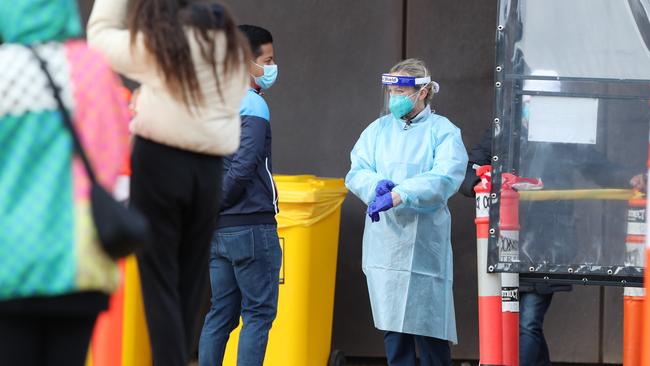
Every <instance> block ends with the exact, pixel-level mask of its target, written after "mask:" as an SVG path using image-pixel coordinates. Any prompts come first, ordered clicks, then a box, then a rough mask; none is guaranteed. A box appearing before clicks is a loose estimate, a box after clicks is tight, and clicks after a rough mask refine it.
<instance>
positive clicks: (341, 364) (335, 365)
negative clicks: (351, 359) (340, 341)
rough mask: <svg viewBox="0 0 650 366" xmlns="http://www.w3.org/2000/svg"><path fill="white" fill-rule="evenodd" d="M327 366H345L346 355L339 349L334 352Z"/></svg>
mask: <svg viewBox="0 0 650 366" xmlns="http://www.w3.org/2000/svg"><path fill="white" fill-rule="evenodd" d="M327 366H345V353H343V351H341V350H338V349H335V350H333V351H332V353H331V354H330V360H329V362H328V363H327Z"/></svg>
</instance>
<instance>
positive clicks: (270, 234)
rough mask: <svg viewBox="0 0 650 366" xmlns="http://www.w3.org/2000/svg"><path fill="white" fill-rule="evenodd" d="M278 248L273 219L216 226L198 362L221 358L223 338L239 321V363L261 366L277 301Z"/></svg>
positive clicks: (205, 365) (211, 365)
mask: <svg viewBox="0 0 650 366" xmlns="http://www.w3.org/2000/svg"><path fill="white" fill-rule="evenodd" d="M281 263H282V251H281V249H280V242H279V240H278V234H277V227H276V226H275V225H254V226H237V227H227V228H222V229H219V230H217V232H216V233H215V235H214V238H213V239H212V246H211V253H210V283H211V285H212V306H211V307H210V312H209V313H208V315H207V316H206V317H205V323H204V325H203V331H202V332H201V340H200V342H199V365H200V366H215V365H221V364H222V362H223V357H224V352H225V350H226V343H227V342H228V338H229V336H230V332H232V331H233V330H234V329H235V328H237V326H238V325H239V317H240V315H241V317H242V318H243V322H244V326H243V327H242V330H241V333H240V335H239V349H238V351H237V365H238V366H262V364H263V363H264V354H265V353H266V344H267V342H268V336H269V331H270V330H271V325H272V324H273V320H274V319H275V315H276V311H277V307H278V286H279V276H280V265H281Z"/></svg>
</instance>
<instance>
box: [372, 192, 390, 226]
mask: <svg viewBox="0 0 650 366" xmlns="http://www.w3.org/2000/svg"><path fill="white" fill-rule="evenodd" d="M391 208H393V196H392V195H391V194H390V192H388V193H386V194H383V195H381V196H377V198H375V200H374V201H372V202H371V203H370V206H368V211H367V212H368V216H370V219H371V220H372V222H378V221H379V213H380V212H382V211H388V210H390V209H391Z"/></svg>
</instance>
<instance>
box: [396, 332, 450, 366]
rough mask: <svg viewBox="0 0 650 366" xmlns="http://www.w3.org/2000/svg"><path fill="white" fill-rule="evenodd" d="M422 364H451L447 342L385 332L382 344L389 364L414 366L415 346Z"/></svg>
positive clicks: (425, 365)
mask: <svg viewBox="0 0 650 366" xmlns="http://www.w3.org/2000/svg"><path fill="white" fill-rule="evenodd" d="M416 345H417V348H418V350H419V352H420V365H422V366H451V350H450V349H449V342H448V341H446V340H443V339H438V338H432V337H425V336H419V335H413V334H406V333H398V332H385V333H384V346H385V347H386V359H387V361H388V365H389V366H416V355H415V348H416Z"/></svg>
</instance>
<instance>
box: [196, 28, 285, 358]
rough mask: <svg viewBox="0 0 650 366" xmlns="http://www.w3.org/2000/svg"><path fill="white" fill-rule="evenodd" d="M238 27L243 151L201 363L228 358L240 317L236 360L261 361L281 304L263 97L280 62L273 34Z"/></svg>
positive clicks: (228, 167) (227, 170) (234, 171)
mask: <svg viewBox="0 0 650 366" xmlns="http://www.w3.org/2000/svg"><path fill="white" fill-rule="evenodd" d="M239 29H240V30H241V31H242V32H243V33H244V35H245V36H246V37H247V38H248V40H249V41H250V45H251V50H252V51H253V60H251V61H250V64H249V73H250V75H251V87H250V89H249V91H248V93H247V95H246V96H245V97H244V100H243V101H242V104H241V108H240V116H241V142H240V147H239V150H238V151H237V152H236V153H235V154H234V155H232V156H229V157H227V158H224V167H223V168H224V178H223V189H222V200H221V204H222V205H221V212H220V216H219V225H218V228H217V231H216V233H215V235H214V238H213V240H212V247H211V254H210V282H211V284H212V306H211V308H210V312H209V313H208V315H207V316H206V318H205V324H204V325H203V331H202V332H201V340H200V344H199V364H200V365H202V366H203V365H206V366H207V365H210V366H214V365H221V363H222V361H223V357H224V351H225V349H226V343H227V341H228V337H229V335H230V333H231V332H232V331H233V330H234V329H235V328H236V327H237V325H238V324H239V318H240V316H241V317H242V318H243V327H242V330H241V334H240V336H239V350H238V354H237V365H240V366H242V365H246V366H258V365H259V366H262V364H263V362H264V354H265V352H266V344H267V342H268V334H269V330H270V329H271V325H272V323H273V320H274V319H275V315H276V310H277V304H278V286H279V273H280V265H281V262H282V251H281V249H280V243H279V240H278V235H277V223H276V220H275V215H276V214H277V212H278V208H277V202H278V198H277V191H276V188H275V183H274V182H273V176H272V174H271V171H272V170H271V125H270V124H269V120H270V117H269V108H268V105H267V104H266V101H265V100H264V98H263V97H262V91H263V90H266V89H268V88H270V87H271V85H273V83H274V82H275V79H276V77H277V72H278V68H277V65H276V64H275V60H274V57H273V38H272V36H271V33H269V31H267V30H266V29H264V28H261V27H257V26H253V25H241V26H239Z"/></svg>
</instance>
